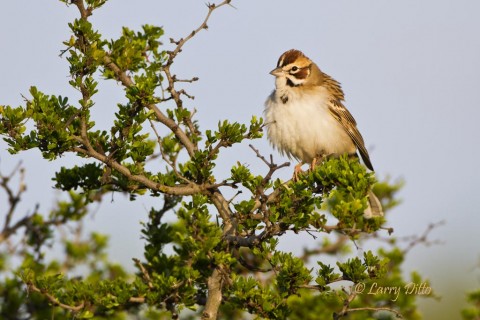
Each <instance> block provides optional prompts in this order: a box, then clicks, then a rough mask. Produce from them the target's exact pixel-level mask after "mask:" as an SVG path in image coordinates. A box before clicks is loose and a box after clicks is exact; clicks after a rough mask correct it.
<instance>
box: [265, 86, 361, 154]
mask: <svg viewBox="0 0 480 320" xmlns="http://www.w3.org/2000/svg"><path fill="white" fill-rule="evenodd" d="M285 95H287V96H288V100H287V102H285V103H283V102H282V100H281V97H282V96H285ZM330 99H331V96H330V95H329V94H328V92H327V91H326V89H324V88H322V87H320V88H318V90H316V91H313V92H311V93H310V94H303V93H302V92H301V90H291V92H288V91H286V92H279V91H274V92H273V93H272V94H271V95H270V97H269V98H268V99H267V101H266V103H265V122H266V124H267V136H268V139H269V140H270V142H271V143H272V145H273V146H274V147H276V148H277V149H278V150H279V151H280V153H282V154H286V155H287V156H288V157H290V158H292V157H293V158H296V159H298V160H301V161H304V162H311V161H312V160H313V158H314V157H321V156H325V155H330V154H343V153H345V152H347V153H354V152H355V150H356V148H355V145H354V144H353V141H352V140H351V139H350V137H349V136H348V134H347V133H346V132H345V130H344V129H343V127H342V125H341V124H340V123H339V122H338V121H337V120H336V119H335V118H334V117H333V116H332V114H331V113H330V111H329V103H330Z"/></svg>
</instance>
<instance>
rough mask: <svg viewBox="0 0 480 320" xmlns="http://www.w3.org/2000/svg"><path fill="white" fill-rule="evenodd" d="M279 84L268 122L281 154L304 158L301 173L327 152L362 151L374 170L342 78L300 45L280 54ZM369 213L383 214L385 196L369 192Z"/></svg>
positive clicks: (270, 102) (298, 167)
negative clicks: (325, 69)
mask: <svg viewBox="0 0 480 320" xmlns="http://www.w3.org/2000/svg"><path fill="white" fill-rule="evenodd" d="M270 74H272V75H274V76H275V86H276V89H275V90H274V91H273V92H272V93H271V94H270V96H269V97H268V99H267V101H266V103H265V118H266V119H265V122H266V124H267V136H268V139H269V140H270V142H271V143H272V144H273V146H274V147H276V148H277V149H278V150H279V151H280V153H281V154H286V155H287V156H288V157H289V158H295V159H297V160H300V163H299V164H298V165H296V166H295V173H294V176H295V177H297V174H298V172H299V171H300V170H301V166H302V165H303V164H304V163H310V164H311V168H313V167H314V166H315V164H316V162H317V161H319V160H322V159H323V158H324V157H326V156H331V155H333V156H339V155H342V154H344V153H347V154H352V155H354V154H356V152H357V150H358V151H359V153H360V156H361V157H362V159H363V162H364V163H365V165H366V166H367V168H369V169H370V170H372V171H373V166H372V163H371V162H370V157H369V155H368V151H367V149H366V148H365V143H364V141H363V138H362V135H361V134H360V132H359V131H358V129H357V123H356V121H355V119H354V118H353V116H352V114H351V113H350V112H349V111H348V110H347V109H346V108H345V106H344V105H343V100H344V95H343V91H342V88H341V86H340V83H339V82H337V81H336V80H334V79H333V78H331V77H330V76H329V75H327V74H325V73H323V72H322V71H321V70H320V69H319V68H318V66H317V65H316V64H315V63H314V62H313V61H312V60H310V59H309V58H307V57H306V56H305V55H304V54H303V53H302V52H301V51H299V50H294V49H292V50H289V51H287V52H285V53H284V54H282V55H281V56H280V58H279V59H278V63H277V67H276V68H275V69H273V70H272V71H271V72H270ZM368 198H369V208H367V210H366V212H365V216H366V217H372V216H382V215H383V212H382V207H381V205H380V201H379V200H378V199H377V197H376V196H375V195H374V194H373V192H371V191H370V192H369V194H368Z"/></svg>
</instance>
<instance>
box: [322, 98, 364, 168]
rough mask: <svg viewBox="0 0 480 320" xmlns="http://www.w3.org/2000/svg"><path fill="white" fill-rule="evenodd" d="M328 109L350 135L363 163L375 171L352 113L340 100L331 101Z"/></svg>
mask: <svg viewBox="0 0 480 320" xmlns="http://www.w3.org/2000/svg"><path fill="white" fill-rule="evenodd" d="M328 109H329V111H330V113H331V114H332V116H333V117H334V118H335V119H337V121H338V122H340V124H341V125H342V127H343V128H344V129H345V131H346V132H347V133H348V135H349V136H350V138H351V139H352V141H353V143H354V144H355V146H356V147H357V149H358V151H359V152H360V155H361V156H362V159H363V162H364V163H365V165H366V166H367V168H368V169H370V170H372V171H373V166H372V163H371V161H370V157H369V155H368V151H367V149H366V148H365V142H364V141H363V137H362V135H361V134H360V131H358V129H357V122H356V121H355V119H354V118H353V116H352V114H351V113H350V111H348V110H347V108H345V106H344V105H343V104H342V103H341V102H340V101H338V100H330V103H329V104H328Z"/></svg>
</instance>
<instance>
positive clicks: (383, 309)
mask: <svg viewBox="0 0 480 320" xmlns="http://www.w3.org/2000/svg"><path fill="white" fill-rule="evenodd" d="M352 311H388V312H391V313H394V314H395V316H396V317H397V318H400V319H403V316H402V314H401V313H400V312H398V311H397V310H395V309H392V308H386V307H364V308H351V309H348V310H347V313H348V312H352Z"/></svg>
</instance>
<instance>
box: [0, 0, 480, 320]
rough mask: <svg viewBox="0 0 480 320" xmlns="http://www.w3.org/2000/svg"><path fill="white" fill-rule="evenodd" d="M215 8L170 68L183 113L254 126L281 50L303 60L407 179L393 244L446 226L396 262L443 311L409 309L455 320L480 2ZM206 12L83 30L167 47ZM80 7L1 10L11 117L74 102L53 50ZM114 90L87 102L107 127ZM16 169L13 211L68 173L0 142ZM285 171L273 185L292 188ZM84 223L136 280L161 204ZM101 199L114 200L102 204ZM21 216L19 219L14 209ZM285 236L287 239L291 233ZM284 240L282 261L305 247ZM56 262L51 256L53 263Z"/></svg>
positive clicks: (144, 9)
mask: <svg viewBox="0 0 480 320" xmlns="http://www.w3.org/2000/svg"><path fill="white" fill-rule="evenodd" d="M232 5H233V6H234V7H223V8H221V9H220V10H218V11H216V12H215V13H214V15H213V16H212V18H211V20H210V22H209V29H208V31H206V32H201V33H200V34H198V35H197V36H196V37H195V38H194V39H193V40H192V41H190V42H189V43H188V44H187V45H186V46H185V47H184V50H183V52H182V53H181V55H180V56H179V57H178V59H177V61H176V65H175V69H174V72H175V73H176V74H177V75H178V76H179V77H180V78H191V77H194V76H197V77H199V78H200V81H199V82H197V83H195V84H193V85H187V86H185V88H186V89H187V92H188V93H190V94H192V95H194V96H195V100H193V101H188V102H187V107H189V108H192V109H193V108H195V109H197V119H198V121H199V123H200V126H201V128H202V129H213V128H215V127H216V125H217V123H218V121H219V120H223V119H229V120H232V121H239V122H242V123H246V122H248V121H249V120H250V118H251V116H252V115H256V116H261V115H262V112H263V103H264V101H265V99H266V97H267V95H268V94H269V93H270V92H271V90H272V89H273V87H274V79H273V77H272V76H270V75H269V74H268V73H269V71H270V70H271V69H273V68H274V67H275V65H276V62H277V59H278V57H279V56H280V55H281V54H282V53H283V52H284V51H286V50H288V49H291V48H296V49H300V50H302V51H303V52H304V53H305V54H306V55H307V56H309V57H310V58H311V59H312V60H314V61H315V62H316V63H317V64H318V65H319V67H320V68H321V69H322V70H323V71H324V72H326V73H328V74H329V75H331V76H332V77H334V78H335V79H336V80H338V81H340V82H341V83H342V86H343V89H344V91H345V95H346V106H347V107H348V108H349V110H350V111H351V112H352V114H353V115H354V117H355V118H356V120H357V122H358V126H359V129H360V131H361V132H362V134H363V136H364V139H365V141H366V144H367V147H368V149H369V151H370V156H371V159H372V162H373V165H374V167H375V169H376V173H377V176H378V178H379V179H380V180H382V179H385V178H387V177H390V178H391V179H392V181H395V180H397V179H403V180H404V181H405V186H404V188H403V189H402V190H401V192H400V198H401V199H402V200H403V202H402V204H401V205H400V206H399V207H397V208H395V209H394V210H393V211H392V212H390V214H389V216H388V223H387V226H390V227H393V228H394V229H395V233H394V235H395V236H397V237H406V236H411V235H415V234H416V235H420V234H422V233H423V232H424V231H425V230H426V229H427V228H428V226H429V224H431V223H436V222H439V221H445V224H444V225H442V226H439V227H437V228H435V229H434V230H433V231H432V232H431V234H430V235H429V239H430V240H432V241H433V242H435V244H433V245H432V246H423V245H420V246H416V247H415V248H414V249H413V250H412V251H411V252H410V254H409V256H408V260H407V261H406V263H405V264H404V266H403V268H404V272H405V274H407V275H408V274H409V273H410V272H412V271H418V272H420V273H421V274H422V275H423V276H424V277H426V278H428V279H429V280H430V281H431V285H432V287H433V289H434V291H435V292H436V293H437V295H439V296H440V297H441V300H434V299H421V298H420V299H419V300H420V304H421V311H422V313H423V314H424V316H425V319H456V318H460V315H459V310H460V309H461V308H462V307H463V306H464V305H465V292H466V291H468V290H472V289H475V288H478V287H480V248H479V246H478V243H479V240H480V235H479V233H478V230H479V227H480V217H479V208H478V204H477V201H478V200H479V199H480V191H479V188H478V186H477V182H478V180H479V178H480V172H479V168H478V159H479V158H480V151H479V150H480V149H479V148H478V145H479V142H478V140H479V138H480V129H479V126H478V119H479V117H480V111H479V110H480V58H479V57H480V36H479V30H480V19H479V18H478V17H479V13H480V2H478V1H473V0H472V1H468V0H459V1H455V2H454V1H448V0H424V1H415V0H402V1H398V0H397V1H388V2H385V1H379V0H371V1H346V0H337V1H325V0H321V1H313V0H310V1H296V2H293V1H286V0H264V1H252V0H247V1H235V0H233V1H232ZM206 12H207V8H206V6H205V3H204V1H198V0H188V1H187V0H179V1H154V0H142V1H135V2H134V1H110V2H109V3H107V4H106V5H105V6H104V7H103V8H102V9H100V10H98V11H97V12H95V14H94V16H93V17H92V19H91V21H92V22H93V24H94V26H95V28H97V29H98V30H99V31H100V33H102V34H103V35H104V36H105V37H106V38H114V37H118V36H119V35H120V33H121V27H122V26H127V27H129V28H132V29H134V30H136V29H139V28H140V26H141V25H142V24H153V25H159V26H163V27H164V29H165V37H164V39H163V41H164V43H165V45H167V46H168V45H169V41H168V39H169V38H170V37H172V38H174V39H179V38H180V37H184V36H186V35H187V34H188V33H189V32H191V31H192V30H193V29H194V28H196V27H197V26H198V25H199V24H200V23H201V22H202V21H203V19H204V17H205V14H206ZM75 17H77V11H76V8H74V7H71V8H68V7H67V6H65V5H63V4H61V3H60V2H58V1H27V0H17V1H8V2H5V3H4V4H3V5H2V10H1V12H0V41H1V42H0V43H1V44H0V45H1V53H0V70H1V77H0V103H1V104H2V105H3V104H5V105H12V106H17V105H20V104H22V103H23V98H22V96H21V94H23V95H25V96H28V89H29V87H30V86H31V85H35V86H37V87H38V88H39V89H40V90H42V91H44V92H45V93H47V94H55V95H63V96H69V97H70V101H76V99H78V98H79V95H78V94H77V92H75V91H74V90H73V89H71V88H70V87H69V85H68V80H69V78H68V64H67V62H66V60H65V58H60V57H59V53H60V50H61V49H62V48H63V45H62V41H65V40H68V39H69V38H70V33H69V29H68V27H67V23H68V22H70V21H73V19H74V18H75ZM122 101H124V100H123V98H122V88H121V86H119V85H116V84H115V83H104V84H102V86H101V87H100V94H99V95H98V96H97V99H96V106H97V109H98V111H97V114H95V117H96V119H95V120H96V122H97V125H98V126H99V127H100V128H102V126H103V127H104V128H108V127H109V121H110V119H111V118H112V116H111V114H112V111H113V110H114V109H115V106H116V103H118V102H122ZM254 145H255V147H256V148H258V149H259V150H260V151H261V152H262V153H263V154H264V155H268V154H270V153H273V155H274V156H275V160H276V161H277V162H283V161H286V160H287V159H284V158H282V157H280V156H279V155H278V154H277V153H276V152H275V151H274V150H273V149H272V148H271V147H270V146H269V144H268V142H267V141H266V139H265V138H264V139H262V140H256V141H254ZM237 160H239V161H241V162H242V163H248V164H249V165H250V167H251V168H252V171H254V172H256V173H258V174H260V173H265V171H266V167H265V166H264V165H263V164H262V163H261V161H259V160H258V159H257V158H256V157H255V155H254V153H253V152H252V150H251V149H250V148H248V146H247V145H242V146H236V147H234V148H231V149H228V150H227V152H225V153H224V154H223V157H222V158H221V161H219V165H218V168H217V174H218V175H219V176H226V175H227V173H228V172H229V170H230V167H231V166H232V165H234V164H235V163H236V161H237ZM19 161H22V162H23V165H24V166H25V168H26V170H27V171H26V177H27V185H28V192H27V194H26V195H27V197H26V198H24V199H23V200H24V201H23V202H22V203H21V205H20V208H19V211H20V212H27V211H29V210H30V211H31V210H33V208H34V206H35V204H37V203H38V204H40V208H41V209H40V211H43V212H47V211H48V209H50V208H51V207H52V205H53V204H54V201H55V199H56V198H58V197H59V196H61V195H60V193H58V192H57V191H55V190H54V189H53V184H54V183H53V182H52V181H51V177H52V176H53V174H54V172H55V171H57V170H59V168H60V167H61V166H72V165H73V164H74V163H77V164H78V161H79V160H78V159H75V158H74V157H69V156H66V157H64V158H62V159H59V160H57V161H54V162H48V161H46V160H43V159H42V158H41V155H40V153H39V152H38V151H29V152H24V153H21V154H19V155H15V156H11V155H10V154H9V153H8V152H7V151H6V144H5V143H4V142H3V141H2V142H0V170H1V172H2V173H4V174H6V173H9V172H10V171H11V170H12V169H13V168H14V167H15V165H16V164H17V163H18V162H19ZM291 173H292V168H287V169H284V170H282V171H281V172H280V174H279V176H280V177H282V178H287V177H290V176H291ZM105 200H107V201H104V202H103V203H102V204H101V205H97V206H98V207H97V208H96V209H95V212H96V213H95V214H93V215H91V216H89V218H87V222H86V228H87V229H88V230H97V231H99V232H103V233H107V234H109V235H110V255H111V258H112V260H114V261H118V262H119V263H122V264H123V265H126V266H131V270H133V263H132V261H131V258H132V257H141V254H142V250H143V245H142V241H141V239H140V229H141V225H140V221H145V220H146V218H147V213H148V210H149V208H150V207H151V206H152V205H155V204H156V201H159V199H158V198H155V199H149V198H148V197H141V198H139V200H138V201H136V202H129V201H128V199H127V197H125V196H123V195H121V194H116V195H114V196H112V197H111V198H109V197H107V198H105ZM108 200H111V201H108ZM22 210H23V211H22ZM289 237H295V236H289ZM300 239H301V240H302V241H288V239H287V240H283V241H282V246H283V248H286V249H288V250H292V251H296V250H301V249H302V247H303V246H307V245H309V244H308V242H311V241H313V240H312V238H311V237H301V238H300ZM55 254H61V253H60V252H57V253H55V252H53V253H52V255H55Z"/></svg>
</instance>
